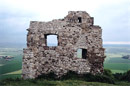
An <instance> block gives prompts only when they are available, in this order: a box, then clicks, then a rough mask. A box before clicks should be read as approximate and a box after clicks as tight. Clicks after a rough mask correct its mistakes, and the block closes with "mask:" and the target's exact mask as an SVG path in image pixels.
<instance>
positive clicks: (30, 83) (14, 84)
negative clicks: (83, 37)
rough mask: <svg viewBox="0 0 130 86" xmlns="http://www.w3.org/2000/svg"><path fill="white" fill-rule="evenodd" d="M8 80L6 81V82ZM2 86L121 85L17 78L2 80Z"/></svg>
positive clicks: (117, 85) (126, 84)
mask: <svg viewBox="0 0 130 86" xmlns="http://www.w3.org/2000/svg"><path fill="white" fill-rule="evenodd" d="M7 82H8V83H7ZM122 83H123V84H125V86H129V85H130V83H127V82H122ZM2 84H3V85H4V86H123V85H119V84H121V83H119V82H118V83H117V84H115V85H113V84H108V83H99V82H86V81H82V80H63V81H60V80H55V81H54V80H42V79H41V80H17V81H10V80H8V81H3V82H2Z"/></svg>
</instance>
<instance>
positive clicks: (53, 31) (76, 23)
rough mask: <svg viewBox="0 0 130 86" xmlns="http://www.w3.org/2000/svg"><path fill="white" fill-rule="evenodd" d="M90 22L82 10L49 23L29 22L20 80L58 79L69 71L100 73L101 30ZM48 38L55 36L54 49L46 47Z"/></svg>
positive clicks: (92, 19) (92, 20)
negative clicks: (48, 76)
mask: <svg viewBox="0 0 130 86" xmlns="http://www.w3.org/2000/svg"><path fill="white" fill-rule="evenodd" d="M93 22H94V18H93V17H90V16H89V14H88V13H86V12H85V11H70V12H68V15H67V16H66V17H65V18H64V19H58V20H52V21H49V22H40V21H31V22H30V27H29V28H28V29H27V30H28V34H27V48H25V49H24V51H23V52H24V56H23V62H22V64H23V65H22V77H23V78H24V79H28V78H36V77H38V76H39V75H41V74H43V73H44V74H47V73H49V72H54V73H55V74H56V75H57V76H58V77H61V76H62V75H64V74H66V73H67V72H68V71H69V70H71V71H75V72H77V73H79V74H83V73H92V74H97V73H102V72H103V62H104V58H105V55H104V50H105V49H104V48H103V46H102V29H101V27H100V26H97V25H93ZM48 35H57V39H58V46H47V36H48ZM78 49H82V58H78V57H77V50H78Z"/></svg>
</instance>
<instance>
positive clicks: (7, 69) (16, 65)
mask: <svg viewBox="0 0 130 86" xmlns="http://www.w3.org/2000/svg"><path fill="white" fill-rule="evenodd" d="M104 47H105V48H106V52H105V55H106V56H107V57H106V59H105V62H104V68H105V69H110V70H111V71H112V72H113V73H123V72H126V71H127V70H129V69H130V60H128V59H123V58H121V57H122V56H124V55H130V45H104ZM22 49H23V48H12V47H11V48H4V47H1V48H0V56H13V57H14V58H13V59H12V60H10V61H6V60H4V59H0V79H4V78H10V77H11V78H12V77H13V78H14V77H21V68H22V55H23V54H22ZM78 56H79V57H80V55H78Z"/></svg>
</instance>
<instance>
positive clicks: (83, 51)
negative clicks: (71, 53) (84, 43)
mask: <svg viewBox="0 0 130 86" xmlns="http://www.w3.org/2000/svg"><path fill="white" fill-rule="evenodd" d="M77 57H78V58H82V59H87V49H81V48H80V49H78V50H77Z"/></svg>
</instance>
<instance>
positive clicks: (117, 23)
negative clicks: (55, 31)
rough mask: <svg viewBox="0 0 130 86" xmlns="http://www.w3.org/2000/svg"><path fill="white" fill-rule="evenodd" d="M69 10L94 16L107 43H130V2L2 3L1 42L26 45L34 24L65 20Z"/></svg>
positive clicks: (36, 0)
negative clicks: (35, 22)
mask: <svg viewBox="0 0 130 86" xmlns="http://www.w3.org/2000/svg"><path fill="white" fill-rule="evenodd" d="M68 11H86V12H87V13H89V14H90V16H92V17H94V24H95V25H99V26H101V27H102V38H103V43H104V44H130V0H0V43H23V44H26V36H27V30H26V29H27V28H29V23H30V21H51V20H53V19H59V18H64V17H65V16H66V15H67V14H68ZM52 40H53V39H52Z"/></svg>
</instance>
